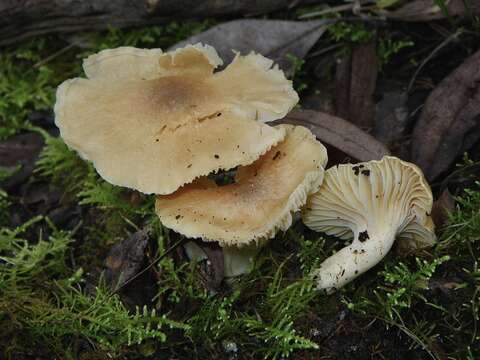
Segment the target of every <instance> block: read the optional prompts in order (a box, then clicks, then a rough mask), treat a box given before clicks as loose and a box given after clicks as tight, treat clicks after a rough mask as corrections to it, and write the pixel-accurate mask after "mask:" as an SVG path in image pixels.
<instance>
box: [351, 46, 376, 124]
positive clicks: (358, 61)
mask: <svg viewBox="0 0 480 360" xmlns="http://www.w3.org/2000/svg"><path fill="white" fill-rule="evenodd" d="M377 74H378V59H377V48H376V40H373V41H370V42H368V43H366V44H359V45H357V46H355V47H354V48H353V53H352V70H351V73H350V98H349V100H350V101H349V105H350V107H349V118H348V120H350V121H351V122H353V123H354V124H355V125H357V126H359V127H362V128H372V127H373V124H374V118H375V102H374V100H373V94H374V92H375V87H376V83H377Z"/></svg>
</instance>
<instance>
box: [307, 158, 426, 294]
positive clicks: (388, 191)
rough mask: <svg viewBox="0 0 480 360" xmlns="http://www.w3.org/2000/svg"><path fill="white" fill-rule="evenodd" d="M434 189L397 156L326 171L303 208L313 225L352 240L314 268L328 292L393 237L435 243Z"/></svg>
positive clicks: (376, 257) (382, 251)
mask: <svg viewBox="0 0 480 360" xmlns="http://www.w3.org/2000/svg"><path fill="white" fill-rule="evenodd" d="M431 209H432V193H431V190H430V187H429V186H428V184H427V182H426V180H425V178H424V176H423V174H422V172H421V170H420V169H419V168H418V167H417V166H415V165H413V164H410V163H407V162H405V161H402V160H400V159H398V158H395V157H390V156H387V157H384V158H383V159H382V160H380V161H370V162H365V163H360V164H356V165H352V164H345V165H338V166H335V167H332V168H330V169H328V170H327V171H326V172H325V179H324V182H323V184H322V186H321V187H320V189H319V191H318V192H317V193H315V194H314V195H312V196H311V197H310V198H309V199H308V201H307V204H306V206H305V208H304V210H303V221H304V223H305V224H306V225H307V226H308V227H309V228H311V229H313V230H316V231H321V232H324V233H326V234H328V235H334V236H337V237H340V238H342V239H350V238H353V242H352V243H351V244H350V245H348V246H346V247H344V248H343V249H341V250H340V251H338V252H337V253H335V254H334V255H332V256H330V257H329V258H328V259H326V260H325V261H324V262H323V263H322V264H321V265H320V268H319V269H318V270H316V271H315V272H314V275H315V277H316V278H317V280H318V283H317V286H318V288H319V289H323V290H326V291H327V292H330V291H332V290H335V289H338V288H340V287H342V286H344V285H345V284H347V283H348V282H350V281H352V280H353V279H355V278H356V277H357V276H359V275H360V274H362V273H364V272H365V271H367V270H368V269H370V268H372V267H373V266H374V265H376V264H377V263H379V262H380V261H381V260H382V258H383V257H384V256H385V255H386V254H387V253H388V251H389V250H390V248H391V247H392V245H393V243H394V241H395V239H396V238H398V240H399V241H401V242H402V243H403V245H404V246H409V247H424V246H428V245H431V244H433V243H434V241H435V234H434V232H433V223H432V221H431V219H430V211H431Z"/></svg>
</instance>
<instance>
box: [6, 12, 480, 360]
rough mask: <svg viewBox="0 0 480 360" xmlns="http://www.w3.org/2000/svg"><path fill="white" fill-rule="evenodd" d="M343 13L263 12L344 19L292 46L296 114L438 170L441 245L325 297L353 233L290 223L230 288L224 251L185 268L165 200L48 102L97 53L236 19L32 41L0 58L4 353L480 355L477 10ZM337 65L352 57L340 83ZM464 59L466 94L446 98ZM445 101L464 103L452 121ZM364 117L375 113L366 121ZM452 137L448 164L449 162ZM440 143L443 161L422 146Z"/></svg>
mask: <svg viewBox="0 0 480 360" xmlns="http://www.w3.org/2000/svg"><path fill="white" fill-rule="evenodd" d="M342 15H345V18H344V19H343V18H340V16H341V15H339V13H337V12H336V11H332V12H330V13H328V14H325V13H322V14H318V9H317V8H315V7H302V8H299V9H294V10H291V11H290V12H288V13H285V12H281V13H274V14H269V15H268V18H269V19H280V20H291V21H305V20H306V19H316V20H318V19H330V20H331V19H336V20H337V21H338V22H335V23H334V24H332V25H329V26H328V27H327V28H326V30H325V31H324V32H323V30H322V32H319V33H318V36H317V37H316V38H315V39H314V41H313V43H312V44H311V45H310V49H309V50H308V53H305V54H301V55H298V54H300V52H296V51H297V50H298V49H296V48H295V45H292V44H288V47H289V49H291V52H292V54H296V55H291V56H287V60H288V61H289V64H290V71H289V73H290V76H291V77H292V79H293V81H294V86H295V87H296V90H297V91H298V92H299V94H300V98H301V100H300V103H299V107H301V108H305V109H313V110H314V111H319V112H327V113H330V114H333V115H336V116H339V117H343V118H345V119H346V120H350V121H352V122H354V123H356V124H357V125H358V126H360V127H361V128H362V129H363V130H364V131H365V132H367V133H370V134H372V135H374V136H375V138H376V139H377V140H378V141H381V142H382V143H383V144H384V146H385V147H386V148H388V149H389V150H390V151H391V153H392V154H394V155H397V156H399V157H401V158H403V159H405V160H407V161H412V162H417V159H420V160H418V162H421V161H423V162H424V163H426V164H429V163H430V165H431V164H435V166H436V165H438V166H437V167H435V166H430V165H429V166H430V167H423V169H424V170H425V172H426V174H427V176H428V178H429V180H430V183H431V186H432V191H433V193H434V198H435V199H439V200H438V201H437V202H436V205H435V208H436V214H435V220H436V233H437V236H438V243H437V244H436V245H435V246H433V247H431V248H428V249H425V250H422V251H419V252H416V253H409V254H404V253H400V251H395V249H394V250H392V251H391V252H390V254H389V255H388V256H387V257H386V259H385V260H384V261H382V262H381V263H380V264H379V265H378V266H376V267H375V268H373V269H372V270H370V271H368V272H367V273H366V274H364V275H362V276H361V277H359V278H358V279H356V280H355V281H353V282H352V283H350V284H349V285H348V286H346V287H345V288H343V289H341V290H340V291H337V292H336V293H334V294H332V295H325V294H323V293H320V292H318V291H316V290H315V286H314V284H313V282H312V281H311V280H310V279H309V277H308V274H309V273H310V270H311V269H314V268H315V267H317V266H318V265H319V264H320V262H321V261H322V260H324V259H325V258H327V257H328V256H329V255H331V254H332V253H333V252H334V251H336V250H338V249H340V248H341V247H342V246H344V244H343V242H341V241H338V240H337V239H334V238H331V237H327V236H323V235H322V234H318V233H315V232H312V231H311V230H308V229H307V228H306V227H305V226H304V225H303V224H302V223H301V222H300V221H296V222H295V223H294V224H293V226H292V227H291V228H290V229H289V230H288V231H287V232H285V233H280V234H278V235H277V236H276V237H275V238H274V239H272V240H271V241H270V242H269V243H268V245H267V246H265V247H264V248H262V250H261V251H260V252H259V254H258V255H257V256H256V259H255V267H254V269H253V271H252V272H251V273H249V274H248V275H244V276H241V277H239V278H236V279H230V280H228V281H227V280H225V279H224V280H223V281H219V280H218V279H219V276H220V280H222V276H221V274H220V275H219V274H216V273H215V272H216V270H218V269H216V267H215V263H214V262H213V263H212V261H209V262H205V261H204V262H202V263H199V264H195V263H191V262H189V261H188V260H187V258H186V256H185V254H184V252H183V250H182V248H181V247H177V248H174V249H173V250H172V251H169V252H168V253H166V250H167V249H169V248H170V247H171V246H172V245H173V244H175V243H176V242H177V241H178V239H180V236H179V235H178V234H175V233H174V232H172V231H169V230H168V229H166V228H164V227H162V225H161V223H160V222H159V220H158V218H157V216H156V215H155V212H154V199H153V197H152V196H146V195H142V194H140V193H137V192H134V191H130V190H126V189H124V188H120V187H116V186H113V185H111V184H109V183H107V182H105V181H104V180H102V179H101V178H100V176H99V175H98V174H97V173H96V172H95V170H94V169H93V166H92V165H91V164H89V163H87V162H85V161H83V160H82V159H80V158H79V157H78V155H77V154H76V153H75V152H73V151H70V150H69V149H68V148H67V146H66V145H65V144H64V143H63V141H62V140H61V138H60V137H58V129H57V128H56V126H55V124H54V116H53V105H54V102H55V90H56V87H57V86H58V85H59V84H60V83H61V82H62V81H64V80H66V79H69V78H72V77H76V76H83V71H82V68H81V61H82V59H84V58H85V57H87V56H88V55H89V54H92V53H95V52H97V51H99V50H102V49H107V48H114V47H118V46H136V47H147V48H162V49H167V48H169V47H170V46H172V45H175V44H176V43H178V42H179V41H182V40H184V39H186V38H188V37H189V36H192V35H194V34H201V33H202V32H204V31H206V30H208V29H209V28H211V27H213V26H216V25H219V24H221V23H224V22H227V21H230V20H234V19H230V18H224V19H208V20H204V21H185V22H179V21H177V22H171V23H168V24H165V25H158V26H149V27H145V28H136V29H128V30H120V29H110V30H108V31H105V32H96V33H82V34H75V35H50V36H44V37H40V38H35V39H31V40H27V41H25V42H24V43H22V44H18V45H15V46H13V45H12V46H9V47H7V48H4V49H2V51H1V53H0V359H15V360H22V359H54V358H55V359H141V358H145V359H191V358H198V359H205V358H215V359H217V358H218V359H251V358H277V359H280V358H287V357H289V358H291V359H343V360H345V359H472V360H473V359H475V358H478V356H480V330H479V329H478V327H479V324H478V322H479V320H480V319H479V308H480V269H479V265H478V260H479V256H480V182H479V180H480V144H479V142H478V140H479V139H480V126H478V121H479V120H478V119H479V114H480V103H479V102H478V98H479V96H478V94H480V80H479V79H480V75H479V74H478V68H480V60H479V61H476V62H475V63H474V64H475V66H474V68H472V67H471V66H470V68H469V67H468V64H467V65H462V64H464V61H465V60H466V59H467V58H468V57H469V56H474V55H473V54H474V53H475V52H476V51H478V50H479V44H480V19H479V18H476V17H472V16H466V17H463V18H451V17H448V16H445V17H444V18H443V19H439V20H429V19H427V20H425V21H422V20H419V21H417V22H406V21H403V19H397V20H392V19H389V18H382V19H381V18H377V17H373V16H371V17H368V16H367V17H361V16H357V15H354V14H351V13H350V14H349V13H348V12H347V13H343V14H342ZM261 19H265V17H262V18H261ZM352 19H353V20H352ZM258 26H259V28H260V27H261V26H264V24H263V25H262V24H260V25H258ZM236 31H239V32H241V31H242V26H240V27H239V28H238V29H237V30H236ZM249 31H252V30H251V29H250V30H249ZM259 31H260V30H259ZM292 31H293V30H292ZM255 35H256V36H260V35H259V34H255ZM267 35H268V34H264V36H267ZM305 36H307V35H305ZM272 38H273V37H272ZM207 39H208V38H207ZM302 39H303V40H302ZM304 40H305V39H304V37H299V39H297V41H296V42H295V43H296V44H297V45H298V44H304ZM272 41H273V40H272ZM305 41H306V40H305ZM279 45H281V46H287V45H286V44H278V43H272V44H271V47H272V51H273V48H278V46H279ZM239 46H241V44H239ZM298 46H299V45H298ZM289 51H290V50H289ZM298 51H299V50H298ZM358 52H360V53H361V54H362V55H361V56H360V57H359V56H356V55H355V54H356V53H358ZM365 54H366V55H365ZM372 54H373V55H372ZM287 55H288V54H287ZM477 57H478V55H477ZM283 60H284V61H285V59H283ZM342 62H348V63H349V64H350V65H349V67H348V69H349V70H348V71H347V72H349V75H348V77H349V80H347V81H346V82H345V80H344V76H342V74H343V73H342V71H343V70H342V65H341V63H342ZM460 67H462V69H460V71H461V72H462V74H464V76H463V77H461V76H460V77H459V78H460V80H459V82H458V83H456V84H455V86H456V87H455V86H454V87H450V88H449V89H448V91H447V92H443V93H441V92H439V94H440V95H435V96H436V97H435V96H434V91H435V90H434V89H438V88H439V87H441V86H443V87H445V86H446V85H445V83H444V81H445V79H447V78H448V76H449V75H450V74H451V73H452V72H454V71H457V70H456V69H459V68H460ZM461 79H464V82H465V83H462V80H461ZM472 79H473V80H472ZM470 80H472V81H473V83H469V81H470ZM369 81H370V83H371V84H373V88H372V89H371V93H370V94H369V93H368V91H370V90H368V88H367V90H365V89H366V88H365V86H367V85H365V84H368V83H369ZM358 83H360V84H362V85H361V86H360V87H358ZM345 84H347V85H345ZM355 84H357V85H355ZM442 84H443V85H442ZM367 87H368V86H367ZM465 88H468V89H470V90H469V91H471V93H472V94H477V95H476V98H475V97H474V96H473V95H472V98H474V99H476V101H477V102H476V103H474V100H472V102H471V103H469V104H470V105H472V104H473V105H472V106H473V107H474V110H472V112H473V113H474V116H470V117H469V118H468V119H466V120H465V116H463V115H465V114H463V113H462V114H463V115H462V114H460V112H461V110H462V109H463V108H465V107H466V102H465V101H466V100H465V99H463V100H462V99H458V97H460V94H463V95H462V96H466V95H464V94H465ZM342 94H343V95H344V96H346V97H347V98H348V99H349V100H348V101H347V102H346V103H345V102H343V103H340V98H341V97H342ZM442 94H443V95H442ZM442 96H443V98H442ZM368 97H370V99H369V98H368ZM445 97H447V98H445ZM354 99H360V100H359V101H357V103H356V104H354V103H355V101H353V100H354ZM427 99H428V101H427ZM451 99H454V100H452V101H450V100H451ZM455 99H457V100H458V101H457V102H455V101H456V100H455ZM359 102H360V103H361V104H360V105H358V103H359ZM445 103H446V104H448V106H455V105H452V104H457V105H456V106H457V107H458V108H453V109H452V108H449V109H450V110H449V111H451V113H449V114H447V112H448V111H447V110H448V109H444V108H443V107H444V106H445ZM470 105H469V106H470ZM436 107H439V108H440V109H441V111H442V114H443V113H445V116H450V117H451V118H448V119H439V120H438V121H444V122H445V123H446V122H450V123H449V124H453V123H454V122H455V124H456V126H450V127H448V126H447V127H445V128H444V129H443V130H438V129H436V130H435V129H433V127H432V128H428V127H427V130H425V133H421V129H422V128H420V127H419V126H417V124H418V123H420V122H421V117H422V116H426V115H425V114H423V113H424V112H426V111H427V109H429V110H431V109H432V108H433V109H435V108H436ZM359 111H360V113H359ZM399 112H403V114H405V116H398V114H399ZM364 114H370V119H369V118H368V116H367V120H365V121H366V122H363V123H362V122H360V123H359V122H358V121H357V120H356V119H355V118H356V117H357V116H358V117H363V116H364ZM375 114H377V116H376V117H375ZM379 114H381V115H379ZM392 114H393V115H396V117H393V118H392V116H393V115H392ZM459 114H460V115H459ZM462 116H463V117H462ZM387 117H390V120H389V121H390V123H388V124H390V125H388V126H383V127H382V126H381V121H382V120H383V118H387ZM374 118H375V121H374V122H372V121H371V119H374ZM460 118H461V119H460ZM392 119H393V120H392ZM462 119H463V120H462ZM362 121H363V120H362ZM462 121H463V122H462ZM472 121H473V125H471V122H472ZM475 124H477V125H475ZM392 129H394V130H393V131H392ZM395 129H396V130H395ZM423 129H425V127H423ZM412 133H413V134H414V135H413V136H412ZM453 136H457V137H456V138H454V139H453V140H452V137H453ZM415 137H416V138H415ZM436 138H441V143H435V141H434V140H432V139H436ZM467 138H468V139H472V140H469V141H467V140H465V139H467ZM418 139H422V141H419V140H418ZM442 144H443V145H444V146H446V147H447V148H446V150H443V151H446V152H447V154H448V156H449V157H450V158H451V159H450V160H448V161H444V162H442V161H443V159H444V157H442V156H443V155H442V153H441V149H440V145H442ZM459 144H460V145H459ZM461 144H463V145H461ZM365 146H366V147H368V146H370V145H368V144H366V145H365ZM435 146H437V147H438V148H434V149H433V151H432V152H433V153H435V154H437V155H438V154H440V155H438V158H436V157H435V156H433V157H430V158H425V157H422V155H418V154H419V153H422V154H424V153H427V152H428V151H430V150H432V149H430V148H429V147H435ZM342 149H343V150H342ZM439 149H440V150H439ZM329 150H331V152H332V154H333V155H331V156H330V161H329V164H328V166H333V165H335V164H338V163H343V162H348V161H352V162H354V161H357V160H356V158H355V156H354V155H352V154H348V153H346V151H345V149H344V148H343V144H340V143H338V144H335V143H333V144H329ZM215 251H220V250H219V249H215ZM159 257H161V258H160V260H159V261H157V262H156V263H155V264H154V266H149V264H151V263H152V262H154V261H155V260H158V258H159ZM147 266H149V267H148V268H147ZM146 268H147V271H145V272H143V273H142V275H141V276H140V277H138V278H136V279H135V280H134V281H132V282H129V283H128V284H125V281H126V280H125V279H127V278H129V277H131V276H133V275H134V274H136V273H138V272H139V271H141V270H142V269H146ZM119 283H121V284H125V285H124V286H122V288H121V289H120V290H118V291H113V289H112V288H113V287H114V285H113V284H116V285H118V284H119Z"/></svg>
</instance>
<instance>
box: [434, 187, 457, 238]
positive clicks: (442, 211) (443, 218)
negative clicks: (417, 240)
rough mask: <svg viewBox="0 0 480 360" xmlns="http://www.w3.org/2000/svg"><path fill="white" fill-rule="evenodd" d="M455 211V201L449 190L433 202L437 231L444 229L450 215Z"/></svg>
mask: <svg viewBox="0 0 480 360" xmlns="http://www.w3.org/2000/svg"><path fill="white" fill-rule="evenodd" d="M453 210H455V199H454V198H453V196H452V194H450V191H448V189H445V190H444V191H443V192H442V195H440V197H439V198H438V199H437V200H435V201H434V202H433V206H432V214H431V215H432V219H433V223H434V224H435V227H436V228H437V229H441V228H443V227H444V226H445V225H446V223H447V220H448V214H449V213H450V212H452V211H453Z"/></svg>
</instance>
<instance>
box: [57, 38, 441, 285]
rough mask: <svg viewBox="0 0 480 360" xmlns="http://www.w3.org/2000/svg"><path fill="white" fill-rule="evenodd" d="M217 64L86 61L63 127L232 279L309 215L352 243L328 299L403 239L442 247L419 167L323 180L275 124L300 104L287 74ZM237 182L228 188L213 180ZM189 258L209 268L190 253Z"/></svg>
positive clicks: (327, 272) (302, 134) (128, 58)
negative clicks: (215, 256)
mask: <svg viewBox="0 0 480 360" xmlns="http://www.w3.org/2000/svg"><path fill="white" fill-rule="evenodd" d="M220 65H222V60H221V59H220V58H219V56H218V55H217V52H216V51H215V49H214V48H212V47H211V46H208V45H202V44H196V45H188V46H186V47H184V48H181V49H177V50H175V51H172V52H167V53H163V52H162V51H161V50H160V49H152V50H145V49H136V48H132V47H121V48H117V49H112V50H104V51H101V52H99V53H98V54H95V55H92V56H90V57H88V58H87V59H86V60H85V61H84V63H83V68H84V71H85V74H86V76H87V78H75V79H71V80H67V81H65V82H64V83H63V84H62V85H61V86H59V88H58V90H57V101H56V104H55V122H56V124H57V126H58V127H59V129H60V134H61V136H62V137H63V139H64V141H65V142H66V144H67V145H68V146H69V147H71V148H72V149H74V150H76V151H77V152H78V153H79V154H80V156H81V157H82V158H84V159H87V160H90V161H92V162H93V165H94V166H95V168H96V170H97V171H98V173H99V174H100V175H101V176H102V177H103V178H104V179H105V180H106V181H108V182H110V183H112V184H115V185H121V186H125V187H129V188H132V189H135V190H138V191H140V192H143V193H147V194H156V204H155V209H156V213H157V215H158V216H159V218H160V220H161V222H162V224H163V225H164V226H166V227H168V228H171V229H173V230H175V231H176V232H178V233H180V234H182V235H184V236H185V237H187V238H200V239H203V240H205V241H214V242H217V243H218V244H219V245H220V246H221V247H222V248H223V249H224V252H223V253H224V268H225V275H226V276H235V275H239V274H242V273H245V272H247V271H248V270H249V269H250V267H251V260H252V256H253V255H254V254H255V252H256V251H257V249H258V246H259V245H263V244H265V243H266V241H267V240H269V239H271V238H273V237H274V236H275V234H276V233H277V232H278V231H284V230H286V229H287V228H288V227H289V226H290V225H291V223H292V214H293V213H294V212H296V211H298V210H300V209H302V216H303V221H304V223H305V224H306V225H307V226H308V227H310V228H311V229H313V230H316V231H321V232H324V233H326V234H329V235H334V236H337V237H339V238H341V239H353V241H352V242H351V244H350V245H348V246H346V247H344V248H343V249H341V250H340V251H338V252H337V253H336V254H334V255H333V256H331V257H330V258H328V259H327V260H325V261H324V262H323V263H322V264H321V267H320V269H318V270H316V271H314V275H315V276H316V278H317V283H318V288H319V289H323V290H326V291H332V290H335V289H338V288H340V287H342V286H343V285H345V284H346V283H348V282H350V281H351V280H353V279H354V278H356V277H357V276H359V275H360V274H362V273H364V272H365V271H367V270H368V269H370V268H371V267H373V266H374V265H375V264H377V263H378V262H379V261H380V260H381V259H382V258H383V257H384V256H385V255H386V254H387V253H388V251H389V250H390V248H391V247H392V245H393V243H394V241H395V240H396V239H397V238H398V240H399V244H400V245H401V246H404V248H418V247H423V246H428V245H431V244H432V243H433V242H434V241H435V234H434V232H433V223H432V221H431V219H430V216H429V214H430V211H431V207H432V194H431V191H430V188H429V186H428V184H427V182H426V181H425V178H424V177H423V174H422V172H421V171H420V170H419V169H418V168H417V167H416V166H414V165H413V164H409V163H406V162H404V161H401V160H400V159H397V158H394V157H385V158H383V159H382V160H381V161H371V162H366V163H360V164H355V165H352V164H344V165H339V166H336V167H332V168H330V169H328V170H327V171H326V172H325V178H324V168H325V166H326V163H327V152H326V149H325V147H324V146H323V145H322V144H321V143H320V142H319V141H318V140H317V139H316V138H315V136H314V135H313V134H312V133H311V132H310V130H308V129H306V128H304V127H301V126H292V125H278V126H269V125H267V124H266V122H269V121H273V120H277V119H281V118H283V117H284V116H285V115H286V114H287V113H288V112H289V111H290V110H291V109H292V107H293V106H294V105H295V104H296V103H297V101H298V95H297V93H296V92H295V91H294V89H293V88H292V83H291V81H289V80H287V79H286V78H285V75H284V73H283V72H282V71H281V70H280V69H279V68H278V67H277V66H273V63H272V61H271V60H269V59H267V58H265V57H263V56H262V55H259V54H255V53H250V54H248V55H246V56H241V55H240V54H236V56H235V58H234V60H233V61H232V62H231V63H230V64H229V65H228V66H226V67H225V68H224V69H223V70H220V71H215V69H216V68H217V67H218V66H220ZM231 169H235V171H236V173H235V177H234V181H233V183H231V184H228V185H223V186H219V185H217V184H216V183H215V182H214V181H213V180H210V178H209V177H208V176H207V175H209V174H211V173H215V172H218V171H221V170H231ZM186 251H187V253H188V254H189V256H190V257H191V258H197V259H198V258H202V257H204V255H205V254H202V253H201V252H200V251H199V248H198V247H195V246H194V244H193V243H190V244H189V245H187V246H186Z"/></svg>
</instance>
